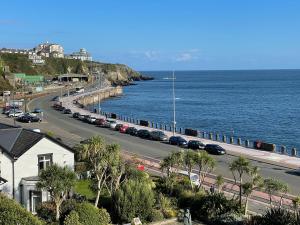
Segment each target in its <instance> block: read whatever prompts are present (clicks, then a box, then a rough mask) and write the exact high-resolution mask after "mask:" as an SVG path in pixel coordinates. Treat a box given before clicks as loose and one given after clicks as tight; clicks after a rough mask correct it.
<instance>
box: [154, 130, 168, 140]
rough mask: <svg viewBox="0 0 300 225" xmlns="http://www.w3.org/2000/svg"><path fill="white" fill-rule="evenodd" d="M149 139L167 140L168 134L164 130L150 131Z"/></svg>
mask: <svg viewBox="0 0 300 225" xmlns="http://www.w3.org/2000/svg"><path fill="white" fill-rule="evenodd" d="M150 135H151V139H152V140H155V141H168V136H167V135H165V133H164V132H162V131H159V130H155V131H152V132H150Z"/></svg>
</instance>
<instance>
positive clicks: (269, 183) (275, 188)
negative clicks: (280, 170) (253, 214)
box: [264, 178, 288, 207]
mask: <svg viewBox="0 0 300 225" xmlns="http://www.w3.org/2000/svg"><path fill="white" fill-rule="evenodd" d="M264 188H265V191H266V192H267V193H268V195H269V201H270V207H272V203H273V199H272V197H273V195H275V194H276V193H279V192H281V193H280V207H281V206H282V199H283V196H284V194H285V193H287V192H288V186H287V184H285V183H283V182H281V181H279V180H276V179H274V178H267V179H265V180H264Z"/></svg>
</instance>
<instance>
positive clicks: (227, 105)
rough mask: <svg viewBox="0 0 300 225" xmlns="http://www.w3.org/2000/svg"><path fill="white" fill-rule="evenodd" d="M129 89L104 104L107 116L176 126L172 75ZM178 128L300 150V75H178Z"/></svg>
mask: <svg viewBox="0 0 300 225" xmlns="http://www.w3.org/2000/svg"><path fill="white" fill-rule="evenodd" d="M142 73H143V74H145V75H149V76H153V77H154V78H155V80H153V81H145V82H137V85H135V86H128V87H125V88H124V96H122V97H119V98H114V99H111V100H107V101H104V102H102V103H101V108H102V110H103V111H105V112H114V113H117V114H121V115H124V116H131V117H134V118H137V119H145V120H150V121H153V122H157V123H164V124H171V123H172V120H173V118H172V117H173V106H172V101H173V98H172V80H171V79H168V78H171V77H172V72H165V71H156V72H154V71H152V72H142ZM175 76H176V81H175V92H176V121H177V127H183V128H196V129H199V130H201V131H206V132H210V131H212V132H218V133H220V134H227V135H234V136H236V137H241V138H243V139H246V138H247V139H250V140H257V139H259V140H263V141H266V142H271V143H275V144H277V145H286V146H287V147H289V148H291V147H297V148H298V149H299V148H300V70H241V71H237V70H235V71H180V72H176V73H175Z"/></svg>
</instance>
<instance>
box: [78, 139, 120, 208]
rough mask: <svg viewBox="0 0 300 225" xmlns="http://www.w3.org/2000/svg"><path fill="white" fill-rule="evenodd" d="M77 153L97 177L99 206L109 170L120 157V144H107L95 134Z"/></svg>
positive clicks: (79, 147) (96, 201)
mask: <svg viewBox="0 0 300 225" xmlns="http://www.w3.org/2000/svg"><path fill="white" fill-rule="evenodd" d="M77 153H78V154H79V158H80V159H81V160H82V161H84V162H85V164H86V166H87V168H88V169H89V170H90V171H91V173H92V174H93V175H94V177H95V186H96V190H97V191H96V192H97V196H96V199H95V206H96V207H97V206H98V203H99V199H100V194H101V191H102V188H103V186H104V185H107V184H106V181H107V178H108V175H109V174H108V171H109V169H110V168H111V166H112V165H114V163H115V161H116V159H117V158H118V155H119V153H120V149H119V147H118V145H106V144H105V141H104V139H103V138H102V137H100V136H95V137H92V138H90V139H89V141H87V142H86V143H85V144H81V145H79V146H78V147H77Z"/></svg>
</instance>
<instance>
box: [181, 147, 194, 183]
mask: <svg viewBox="0 0 300 225" xmlns="http://www.w3.org/2000/svg"><path fill="white" fill-rule="evenodd" d="M196 155H197V154H196V153H195V152H194V151H193V150H189V149H188V150H186V151H185V152H184V154H183V163H184V167H185V169H186V170H187V172H188V176H189V180H190V184H191V187H192V188H193V182H192V178H191V173H192V171H193V169H194V166H195V165H196V161H195V159H196Z"/></svg>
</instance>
